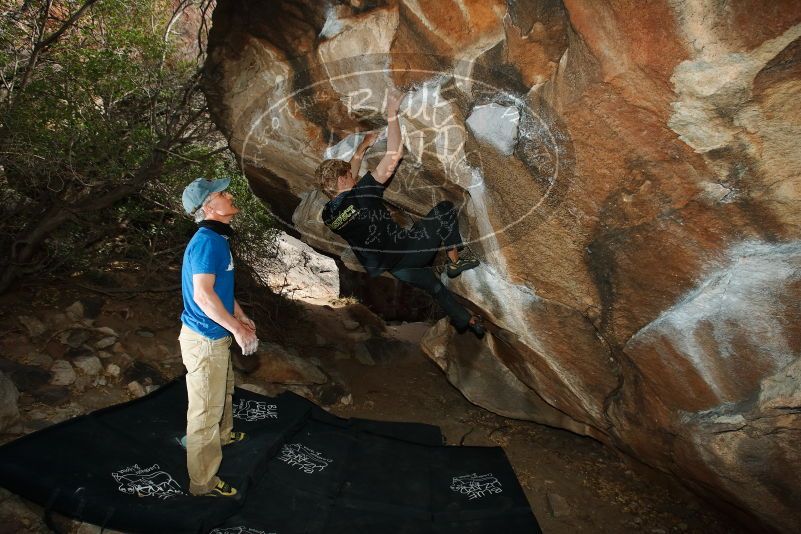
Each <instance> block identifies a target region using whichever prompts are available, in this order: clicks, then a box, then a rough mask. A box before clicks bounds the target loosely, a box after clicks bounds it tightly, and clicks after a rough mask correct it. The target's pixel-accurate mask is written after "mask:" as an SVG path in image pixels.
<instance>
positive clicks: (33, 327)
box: [17, 315, 47, 337]
mask: <svg viewBox="0 0 801 534" xmlns="http://www.w3.org/2000/svg"><path fill="white" fill-rule="evenodd" d="M17 319H18V320H19V322H20V324H22V326H24V327H25V330H26V331H27V332H28V336H29V337H39V336H41V335H42V334H44V333H45V332H46V331H47V327H46V326H45V324H44V323H43V322H42V321H40V320H39V319H37V318H36V317H31V316H28V315H20V316H19V317H17Z"/></svg>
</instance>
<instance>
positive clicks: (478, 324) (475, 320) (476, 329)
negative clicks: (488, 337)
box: [467, 315, 486, 339]
mask: <svg viewBox="0 0 801 534" xmlns="http://www.w3.org/2000/svg"><path fill="white" fill-rule="evenodd" d="M467 328H468V329H469V330H470V331H471V332H473V333H474V334H475V335H476V337H477V338H478V339H481V338H483V337H484V333H485V332H486V330H485V329H484V322H483V321H482V319H481V316H480V315H474V316H472V317H471V318H470V322H469V323H467Z"/></svg>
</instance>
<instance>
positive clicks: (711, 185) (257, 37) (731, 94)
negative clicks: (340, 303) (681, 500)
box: [207, 0, 801, 532]
mask: <svg viewBox="0 0 801 534" xmlns="http://www.w3.org/2000/svg"><path fill="white" fill-rule="evenodd" d="M207 74H208V79H207V94H208V97H209V100H210V103H211V106H212V110H213V113H214V115H215V118H216V120H217V123H218V125H219V126H220V127H221V128H222V130H223V131H224V132H225V133H226V135H227V137H228V139H229V141H230V144H231V147H232V148H233V150H234V151H235V152H236V153H237V154H238V155H239V156H240V157H241V161H242V163H243V166H244V169H245V171H246V173H247V175H248V177H249V179H250V180H251V184H252V185H253V188H254V190H255V191H257V193H259V194H260V195H261V196H262V197H263V198H265V199H266V200H268V201H269V202H270V204H271V206H272V207H273V209H274V211H275V212H276V214H277V215H278V216H279V217H280V218H281V219H282V220H284V221H285V222H286V223H287V224H288V225H290V226H293V228H294V229H295V230H296V231H298V232H300V233H301V235H302V237H303V239H304V241H306V242H307V243H309V244H311V245H312V246H314V247H315V248H318V249H320V250H325V251H327V252H329V253H336V254H340V255H341V257H342V261H343V262H344V263H345V264H346V265H349V266H352V264H353V263H354V260H355V258H353V257H352V255H350V252H349V251H348V250H347V249H346V248H344V247H343V243H342V242H341V241H340V240H339V239H338V238H337V237H336V236H334V235H332V234H331V233H330V232H328V231H327V230H326V229H325V227H324V226H323V225H322V224H321V221H320V215H319V212H320V209H321V207H322V203H323V202H325V199H324V197H323V196H322V195H321V194H320V193H319V192H318V191H316V190H315V184H314V180H313V171H314V169H315V167H316V165H317V164H318V163H319V161H321V159H322V158H323V155H324V153H325V152H326V150H327V149H329V147H335V148H334V149H332V151H334V152H335V153H336V154H337V156H338V157H342V158H348V157H349V152H348V151H349V150H352V147H353V146H354V145H355V141H356V137H357V136H358V135H359V134H358V132H359V131H364V130H367V129H376V128H381V127H383V125H384V123H383V120H382V118H381V116H382V114H381V108H382V105H383V96H384V94H385V93H384V91H385V90H386V88H387V86H388V85H395V86H397V87H401V88H403V89H405V90H407V91H408V92H409V97H408V98H407V100H406V101H405V102H404V106H403V107H402V110H401V111H402V116H401V124H402V126H403V128H404V137H405V145H406V156H405V158H404V160H403V162H402V163H401V165H400V167H399V169H398V171H397V173H396V176H395V178H394V179H393V181H392V182H391V183H390V185H389V187H388V189H387V194H386V198H387V201H388V203H390V204H391V205H392V206H393V207H394V208H395V211H396V213H395V214H396V215H397V216H398V218H399V220H401V221H402V222H408V221H409V220H410V219H409V216H410V215H411V216H414V215H418V216H419V215H422V214H424V213H426V212H427V211H428V209H429V208H430V207H431V206H433V205H434V204H435V203H436V202H437V201H439V200H443V199H448V200H451V201H452V202H454V203H455V204H457V205H458V206H459V207H460V209H461V219H462V220H461V225H462V228H463V229H464V232H463V233H464V235H465V237H466V238H467V239H468V240H469V241H470V244H471V247H472V248H473V249H474V250H475V251H476V252H478V253H479V255H481V256H482V258H483V260H484V262H483V264H482V265H481V266H480V267H479V268H477V269H475V270H473V271H470V272H467V273H465V274H463V275H462V276H461V277H460V278H458V279H457V280H456V281H449V282H448V283H449V285H450V287H451V288H452V289H453V290H454V291H455V292H457V293H458V294H460V295H461V296H462V297H464V298H465V299H467V300H469V301H470V302H471V303H472V305H473V306H474V308H476V309H478V310H480V311H481V312H482V313H483V315H484V316H485V317H486V318H487V319H488V321H489V322H491V323H492V324H491V325H490V335H488V336H486V337H485V338H484V340H483V341H481V342H479V341H477V340H475V339H473V338H471V337H465V336H458V335H456V334H455V333H454V332H453V331H452V330H451V329H450V327H448V325H447V324H446V323H445V322H441V323H439V324H437V325H436V326H435V327H434V329H433V330H432V331H431V332H429V335H428V336H427V337H426V340H425V343H424V348H425V349H426V351H427V353H428V354H429V356H430V357H432V358H433V359H434V360H435V361H436V362H437V363H438V365H440V366H441V367H442V368H443V370H445V372H446V373H447V375H448V377H449V379H450V380H451V381H452V382H453V383H454V385H456V386H457V387H459V388H460V389H461V390H462V391H463V392H464V393H465V395H466V396H467V397H468V398H470V399H471V400H472V401H473V402H475V403H477V404H480V405H482V406H486V407H487V408H489V409H492V410H495V411H497V412H499V413H503V414H506V415H510V416H514V417H521V418H528V419H532V420H535V421H540V422H544V423H547V424H552V425H559V426H562V427H564V428H568V429H570V430H573V431H575V432H579V433H583V434H587V435H590V436H593V437H595V438H597V439H599V440H602V441H604V442H605V443H607V444H609V445H610V446H612V447H615V448H616V449H618V450H620V451H623V452H625V453H627V454H630V455H633V456H635V457H637V458H639V459H640V460H641V461H643V462H646V463H648V464H650V465H652V466H654V467H657V468H659V469H661V470H664V471H666V472H672V473H675V474H676V475H677V476H679V477H680V478H681V479H683V480H684V481H685V482H686V483H687V484H689V485H691V486H693V487H694V488H696V489H697V490H698V491H699V492H702V493H704V494H706V495H708V496H710V497H712V498H715V499H716V500H717V501H718V502H720V503H723V504H727V505H730V506H731V508H732V509H733V510H742V511H745V512H746V513H747V515H748V516H750V517H751V518H753V519H755V520H756V521H758V522H759V523H761V525H762V526H763V527H765V526H767V527H770V528H773V529H776V530H780V531H785V532H796V531H799V530H801V515H799V514H798V513H797V511H798V509H799V507H801V490H799V488H798V485H797V480H798V479H799V477H801V449H799V447H798V446H797V444H798V438H799V437H801V382H799V380H800V379H801V378H800V374H799V373H801V371H800V370H799V369H801V368H800V367H799V365H801V363H800V361H799V358H801V209H799V207H801V151H799V150H798V148H797V147H798V139H799V138H801V106H799V105H798V102H800V101H801V4H799V3H798V2H796V1H793V0H776V1H774V2H769V3H766V2H759V1H757V0H743V1H740V2H724V1H718V0H710V1H707V2H689V1H688V2H675V1H669V0H657V1H655V2H648V3H647V4H639V3H631V2H620V1H617V0H599V1H596V2H580V1H576V0H538V1H535V0H507V1H506V2H504V1H501V0H494V1H492V0H487V1H472V0H470V1H468V0H463V1H458V2H457V1H456V0H452V1H451V0H443V1H441V2H419V1H417V0H399V1H391V0H385V1H375V2H372V1H370V2H356V1H352V2H349V3H348V2H342V3H339V4H337V5H336V7H332V6H330V5H328V4H326V3H322V2H311V1H309V0H296V1H289V0H284V1H275V2H269V3H267V2H264V3H256V2H246V1H245V0H227V1H222V0H221V1H220V2H218V5H217V9H216V11H215V14H214V25H213V30H212V35H211V37H210V53H209V59H208V63H207ZM381 150H382V141H379V142H378V143H377V144H376V146H375V147H374V149H373V150H372V151H371V152H369V153H368V155H367V157H366V158H365V164H364V166H363V169H362V170H365V169H367V168H369V167H371V166H374V165H375V163H376V162H377V160H378V158H380V156H381ZM468 356H472V358H470V357H468Z"/></svg>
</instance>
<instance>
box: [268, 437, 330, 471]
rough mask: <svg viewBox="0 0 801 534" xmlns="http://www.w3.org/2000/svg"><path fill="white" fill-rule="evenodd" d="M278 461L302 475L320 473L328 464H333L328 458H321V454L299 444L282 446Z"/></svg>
mask: <svg viewBox="0 0 801 534" xmlns="http://www.w3.org/2000/svg"><path fill="white" fill-rule="evenodd" d="M278 459H279V460H281V461H282V462H284V463H286V464H289V465H292V466H295V467H297V468H298V469H300V470H301V471H303V472H304V473H307V474H309V475H311V474H312V473H314V472H315V471H322V470H323V469H325V468H326V467H328V464H330V463H331V462H333V460H330V459H328V458H323V456H322V454H321V453H319V452H317V451H315V450H312V449H310V448H308V447H305V446H303V445H301V444H300V443H292V444H289V445H284V446H283V447H282V448H281V454H279V455H278Z"/></svg>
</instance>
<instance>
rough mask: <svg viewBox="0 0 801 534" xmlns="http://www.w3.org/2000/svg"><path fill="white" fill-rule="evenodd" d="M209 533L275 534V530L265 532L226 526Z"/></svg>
mask: <svg viewBox="0 0 801 534" xmlns="http://www.w3.org/2000/svg"><path fill="white" fill-rule="evenodd" d="M209 534H275V532H265V531H263V530H258V529H255V528H250V527H228V528H215V529H214V530H212V531H211V532H209Z"/></svg>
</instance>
